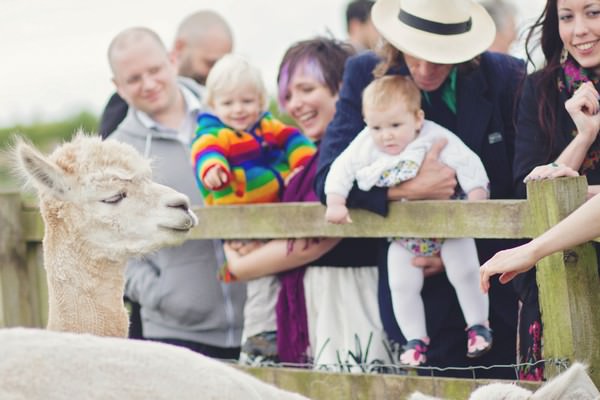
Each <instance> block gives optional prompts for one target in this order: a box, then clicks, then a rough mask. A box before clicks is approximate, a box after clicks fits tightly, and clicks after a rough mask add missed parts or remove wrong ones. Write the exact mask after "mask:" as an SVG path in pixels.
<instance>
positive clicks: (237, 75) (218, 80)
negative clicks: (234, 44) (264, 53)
mask: <svg viewBox="0 0 600 400" xmlns="http://www.w3.org/2000/svg"><path fill="white" fill-rule="evenodd" d="M245 84H249V85H251V86H253V87H254V88H255V89H256V92H257V93H258V95H259V99H260V105H261V107H262V109H263V110H266V109H267V89H266V88H265V84H264V82H263V79H262V76H261V74H260V71H259V70H258V68H256V67H254V66H253V65H251V64H250V63H249V62H248V60H246V59H245V58H244V57H242V56H240V55H237V54H226V55H225V56H223V57H222V58H221V59H219V61H217V62H216V63H215V65H214V66H213V67H212V69H211V70H210V72H209V74H208V76H207V78H206V103H207V104H208V106H209V107H212V106H214V101H215V97H217V96H218V95H219V94H221V93H227V92H230V91H232V90H233V89H235V88H236V87H237V86H240V85H245Z"/></svg>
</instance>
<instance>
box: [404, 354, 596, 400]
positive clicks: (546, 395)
mask: <svg viewBox="0 0 600 400" xmlns="http://www.w3.org/2000/svg"><path fill="white" fill-rule="evenodd" d="M409 400H443V399H441V398H437V397H430V396H427V395H424V394H422V393H419V392H415V393H413V394H412V395H411V396H410V397H409ZM469 400H600V391H598V389H597V388H596V386H595V385H594V382H592V379H591V378H590V377H589V376H588V374H587V371H586V367H585V366H584V365H583V364H581V363H574V364H573V365H572V366H571V367H570V368H569V369H567V370H566V371H565V372H563V373H562V374H560V375H558V376H557V377H556V378H554V379H551V380H550V381H548V382H547V383H545V384H544V385H543V386H542V387H541V388H539V389H538V390H537V391H536V392H535V393H533V392H531V391H529V390H527V389H523V388H522V387H519V386H517V385H515V384H511V383H491V384H489V385H485V386H481V387H479V388H477V389H476V390H475V391H474V392H473V393H472V394H471V396H469Z"/></svg>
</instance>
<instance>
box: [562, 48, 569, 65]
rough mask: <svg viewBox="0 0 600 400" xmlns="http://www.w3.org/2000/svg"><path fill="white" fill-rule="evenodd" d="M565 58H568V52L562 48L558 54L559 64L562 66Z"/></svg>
mask: <svg viewBox="0 0 600 400" xmlns="http://www.w3.org/2000/svg"><path fill="white" fill-rule="evenodd" d="M567 57H569V52H568V51H567V49H566V48H564V47H563V48H562V50H561V52H560V64H561V65H563V64H564V63H565V62H566V61H567Z"/></svg>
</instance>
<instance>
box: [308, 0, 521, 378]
mask: <svg viewBox="0 0 600 400" xmlns="http://www.w3.org/2000/svg"><path fill="white" fill-rule="evenodd" d="M371 16H372V19H373V23H374V24H375V27H376V28H377V30H378V31H379V33H380V34H381V35H382V37H383V38H384V40H385V41H386V43H385V44H384V46H383V48H382V50H381V52H380V53H379V54H374V53H364V54H360V55H358V56H355V57H353V58H351V59H350V60H349V61H348V62H347V64H346V69H345V72H344V78H343V82H342V87H341V90H340V94H339V96H340V99H339V101H338V104H337V109H336V114H335V117H334V119H333V121H332V122H331V124H330V125H329V127H328V129H327V132H326V134H325V137H324V139H323V142H322V144H321V154H320V157H319V167H318V173H317V178H316V186H317V192H318V193H320V194H321V199H322V200H324V196H323V194H324V190H323V189H324V181H325V177H326V176H327V172H328V170H329V167H330V165H331V163H332V162H333V160H334V159H335V158H336V157H337V156H338V155H339V154H340V153H341V152H342V151H343V150H344V149H345V148H346V146H347V145H348V144H349V143H350V142H351V141H352V139H353V138H354V137H355V136H356V135H357V134H358V132H360V131H361V130H362V129H363V128H364V121H363V118H362V115H361V93H362V90H363V89H364V88H365V87H366V86H367V85H368V84H369V83H370V82H371V81H372V80H373V79H374V78H375V77H380V76H383V75H387V74H402V75H410V76H411V77H412V78H413V80H414V81H415V83H416V84H417V86H418V87H419V88H420V89H421V91H422V94H423V96H422V97H423V101H422V108H423V110H424V111H425V117H426V118H427V119H429V120H432V121H434V122H437V123H438V124H440V125H442V126H444V127H446V128H448V129H450V130H451V131H453V132H454V133H455V134H457V135H458V136H459V137H460V138H461V139H462V140H463V141H464V142H465V143H466V144H467V145H468V146H469V147H470V148H471V149H472V150H473V151H475V152H476V153H477V154H478V155H479V157H480V158H481V160H482V162H483V164H484V166H485V168H486V171H487V173H488V176H489V178H490V194H491V198H495V199H498V198H511V197H512V196H513V178H512V160H513V154H514V136H515V127H514V120H515V116H514V111H515V101H516V99H517V96H518V87H519V85H520V83H521V81H522V79H523V77H524V75H525V64H524V63H523V62H522V61H521V60H517V59H515V58H513V57H510V56H507V55H503V54H496V53H489V52H486V51H485V50H486V49H487V48H488V47H489V45H490V44H491V43H492V41H493V39H494V35H495V27H494V23H493V21H492V19H491V17H490V16H489V15H488V14H487V12H486V11H485V9H484V8H483V7H482V6H480V5H479V4H477V3H475V2H474V1H472V0H377V2H376V3H375V5H374V6H373V8H372V11H371ZM444 145H445V143H436V145H434V147H433V148H432V150H431V151H430V153H429V154H428V156H427V157H426V159H425V160H424V162H423V164H422V166H421V169H420V171H419V174H418V175H417V176H416V177H415V178H414V179H412V180H409V181H407V182H404V183H402V184H400V185H398V186H396V187H393V188H373V189H371V190H370V191H368V192H365V191H361V190H359V189H358V187H356V186H355V187H354V188H353V190H352V192H351V193H350V195H349V197H348V205H349V206H350V207H358V208H365V209H368V210H371V211H373V212H376V213H378V214H381V215H386V214H387V212H388V201H389V200H400V199H408V200H418V199H447V198H449V197H450V196H451V195H452V194H453V193H454V190H455V187H456V178H455V175H454V171H453V170H451V169H450V168H448V167H447V166H445V165H443V164H441V163H440V162H439V161H438V160H437V156H438V155H439V152H440V151H441V149H442V148H443V146H444ZM513 244H514V243H510V242H507V241H501V240H477V249H478V253H479V258H480V261H481V262H484V261H485V260H487V259H488V258H490V257H491V256H492V255H493V254H495V253H496V251H498V250H500V249H504V248H507V247H511V245H513ZM381 247H382V250H381V257H380V258H381V262H380V285H379V287H380V290H379V292H380V299H379V300H380V313H381V317H382V320H383V322H384V326H385V329H386V331H387V333H388V335H389V336H390V338H391V339H392V340H394V341H398V342H400V343H403V342H404V341H405V340H404V338H403V337H402V334H401V333H400V330H399V329H398V326H397V324H396V322H395V318H394V315H393V309H392V305H391V301H390V293H389V287H388V284H387V260H386V256H385V255H386V254H387V243H385V242H384V241H383V240H382V246H381ZM414 263H415V265H416V266H420V267H422V268H424V269H425V274H426V276H427V275H431V276H430V277H429V278H428V279H426V282H425V286H424V288H423V292H422V295H423V300H424V303H425V308H426V314H427V330H428V332H429V333H430V337H431V343H432V344H431V346H430V347H429V350H428V352H427V358H428V360H429V361H428V362H429V364H430V365H433V366H443V367H447V366H456V367H463V366H467V365H475V364H477V365H499V364H513V363H514V361H515V359H516V354H515V348H516V325H517V297H516V294H515V292H514V290H513V288H512V287H510V286H501V285H499V284H498V282H497V281H495V282H494V283H493V284H492V289H491V290H490V324H491V327H492V329H493V330H494V347H493V348H492V350H491V351H490V352H489V353H488V354H486V355H485V356H483V357H481V358H478V359H477V360H468V359H467V358H466V357H465V349H466V345H465V340H464V338H465V332H464V327H465V325H464V324H465V322H464V319H463V317H462V314H461V313H460V307H459V306H458V302H457V300H456V295H455V293H454V291H453V289H452V286H451V285H450V284H449V282H448V280H447V277H446V275H445V274H443V273H436V271H435V270H436V268H435V267H436V266H437V267H438V268H437V272H439V271H440V270H441V265H440V264H441V261H439V259H427V258H416V259H415V261H414ZM426 373H429V372H426ZM475 373H476V375H477V376H478V377H494V378H509V379H510V378H513V379H514V378H515V373H514V370H512V369H511V368H492V369H489V370H482V369H481V370H480V369H477V370H476V371H475ZM440 374H441V375H452V376H461V375H462V376H472V372H471V371H466V372H465V373H464V374H463V373H462V372H460V371H446V372H442V373H440Z"/></svg>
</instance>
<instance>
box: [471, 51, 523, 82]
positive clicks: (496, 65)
mask: <svg viewBox="0 0 600 400" xmlns="http://www.w3.org/2000/svg"><path fill="white" fill-rule="evenodd" d="M479 64H480V65H481V67H482V68H483V69H484V70H485V71H489V73H492V74H496V75H499V76H498V77H502V76H504V75H506V76H507V77H510V76H513V77H515V78H518V77H519V76H523V75H525V74H526V71H527V70H526V65H525V61H524V60H522V59H520V58H517V57H514V56H511V55H508V54H504V53H495V52H491V51H486V52H484V53H482V54H481V56H480V58H479Z"/></svg>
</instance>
